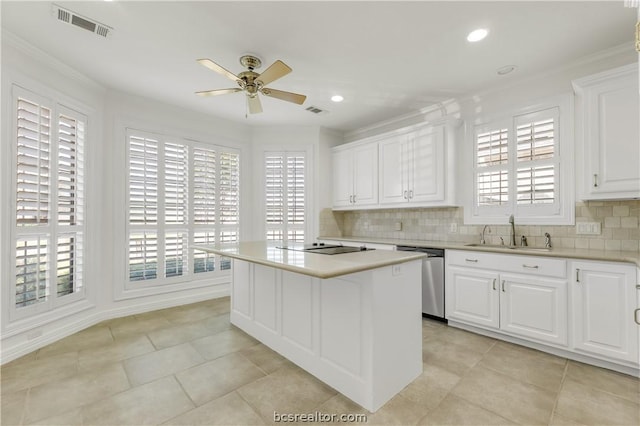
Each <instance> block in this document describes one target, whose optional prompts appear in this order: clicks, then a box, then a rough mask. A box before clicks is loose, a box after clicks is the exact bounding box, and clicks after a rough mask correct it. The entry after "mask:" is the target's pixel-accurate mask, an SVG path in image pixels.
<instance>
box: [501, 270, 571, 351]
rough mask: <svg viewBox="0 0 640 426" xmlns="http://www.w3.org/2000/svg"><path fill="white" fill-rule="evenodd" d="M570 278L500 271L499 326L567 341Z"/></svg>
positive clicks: (562, 342) (544, 338) (561, 342)
mask: <svg viewBox="0 0 640 426" xmlns="http://www.w3.org/2000/svg"><path fill="white" fill-rule="evenodd" d="M567 309H568V306H567V282H566V281H563V280H553V279H548V278H539V277H531V276H528V275H515V274H500V328H501V329H502V330H504V331H507V332H509V333H513V334H517V335H520V336H524V337H527V338H532V339H536V340H539V341H543V342H550V343H555V344H559V345H565V346H566V345H567V315H568V314H567Z"/></svg>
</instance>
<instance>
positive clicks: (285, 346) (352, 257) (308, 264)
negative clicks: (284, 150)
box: [198, 242, 423, 412]
mask: <svg viewBox="0 0 640 426" xmlns="http://www.w3.org/2000/svg"><path fill="white" fill-rule="evenodd" d="M198 249H200V250H208V251H212V252H213V253H216V254H219V255H223V256H227V257H231V258H232V259H233V269H232V270H233V274H232V285H231V323H232V324H234V325H235V326H237V327H239V328H240V329H242V330H243V331H245V332H246V333H248V334H249V335H251V336H253V337H255V338H256V339H258V340H259V341H261V342H262V343H264V344H265V345H267V346H269V347H270V348H272V349H273V350H275V351H276V352H278V353H280V354H281V355H283V356H284V357H286V358H287V359H289V360H291V361H292V362H294V363H295V364H297V365H298V366H300V367H301V368H303V369H305V370H306V371H308V372H309V373H311V374H313V375H314V376H316V377H318V378H319V379H320V380H322V381H324V382H325V383H327V384H328V385H330V386H332V387H333V388H334V389H336V390H338V391H339V392H341V393H342V394H344V395H345V396H347V397H348V398H350V399H351V400H353V401H355V402H356V403H358V404H360V405H361V406H363V407H364V408H366V409H367V410H369V411H372V412H374V411H376V410H377V409H378V408H380V407H381V406H382V405H383V404H384V403H386V402H387V401H388V400H389V399H391V398H392V397H393V396H394V395H396V394H397V393H398V392H400V391H401V390H402V389H403V388H404V387H405V386H407V385H408V384H409V383H411V382H412V381H413V380H414V379H415V378H416V377H418V376H419V375H420V374H421V373H422V325H421V305H420V304H421V302H420V301H421V297H420V295H421V263H422V257H423V255H421V254H416V253H406V252H397V251H387V250H370V251H365V252H355V253H347V254H339V255H322V254H315V253H307V252H301V251H294V250H282V249H278V248H276V247H274V246H269V245H267V244H266V243H264V242H263V243H240V244H238V245H235V246H232V247H205V246H199V247H198Z"/></svg>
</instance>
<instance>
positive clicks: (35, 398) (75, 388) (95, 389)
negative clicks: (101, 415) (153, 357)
mask: <svg viewBox="0 0 640 426" xmlns="http://www.w3.org/2000/svg"><path fill="white" fill-rule="evenodd" d="M129 387H130V386H129V380H127V375H126V373H125V371H124V369H123V368H122V365H121V364H120V363H116V364H109V365H107V366H105V367H104V368H101V369H100V370H98V371H94V372H89V373H83V374H77V375H75V376H72V377H69V378H66V379H63V380H57V381H55V382H49V383H46V384H44V385H40V386H37V387H35V388H32V389H31V390H30V391H29V396H28V398H27V409H26V413H25V420H24V421H25V423H32V422H34V421H37V420H40V419H44V418H46V417H51V416H56V415H60V414H63V413H65V412H67V411H70V410H73V409H74V408H78V407H80V406H82V405H85V404H89V403H92V402H95V401H99V400H101V399H104V398H107V397H109V396H111V395H113V394H116V393H118V392H122V391H124V390H126V389H129Z"/></svg>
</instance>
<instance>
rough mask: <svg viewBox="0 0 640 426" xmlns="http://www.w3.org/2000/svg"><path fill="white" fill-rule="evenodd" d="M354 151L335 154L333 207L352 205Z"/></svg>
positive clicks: (336, 152)
mask: <svg viewBox="0 0 640 426" xmlns="http://www.w3.org/2000/svg"><path fill="white" fill-rule="evenodd" d="M351 155H352V151H350V150H343V151H334V152H333V205H334V206H335V207H341V206H342V207H343V206H349V205H351V200H352V196H353V182H352V176H353V170H352V168H351V167H352V164H351Z"/></svg>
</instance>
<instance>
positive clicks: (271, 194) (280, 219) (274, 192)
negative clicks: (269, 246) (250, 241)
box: [265, 155, 285, 240]
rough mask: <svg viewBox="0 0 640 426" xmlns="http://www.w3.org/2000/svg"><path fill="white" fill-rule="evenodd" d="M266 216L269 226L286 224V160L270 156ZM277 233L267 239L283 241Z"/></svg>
mask: <svg viewBox="0 0 640 426" xmlns="http://www.w3.org/2000/svg"><path fill="white" fill-rule="evenodd" d="M265 172H266V176H265V214H266V216H267V218H266V219H267V226H270V225H282V224H283V223H284V190H285V189H284V158H283V156H282V155H270V156H267V157H266V158H265ZM274 237H277V233H272V234H271V235H269V234H267V239H277V240H282V236H281V233H280V238H274Z"/></svg>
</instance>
